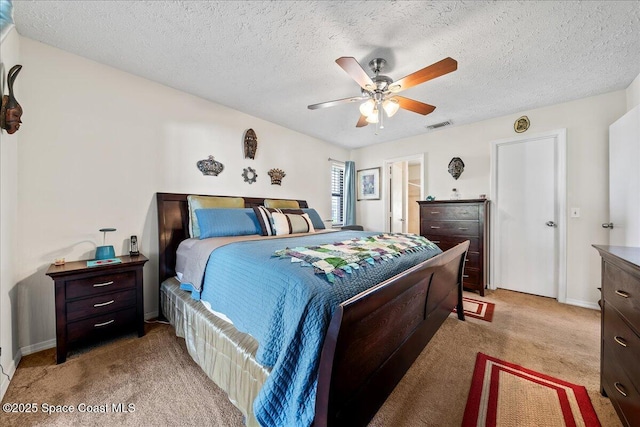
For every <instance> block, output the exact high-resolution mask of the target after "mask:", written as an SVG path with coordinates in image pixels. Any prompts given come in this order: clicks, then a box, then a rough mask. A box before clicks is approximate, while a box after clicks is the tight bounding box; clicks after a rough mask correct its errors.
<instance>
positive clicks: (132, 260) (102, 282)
mask: <svg viewBox="0 0 640 427" xmlns="http://www.w3.org/2000/svg"><path fill="white" fill-rule="evenodd" d="M118 258H120V259H121V260H122V263H119V264H111V265H105V266H98V267H87V262H86V261H74V262H68V263H66V264H63V265H60V266H57V265H51V266H50V267H49V270H47V273H46V274H47V276H50V277H51V278H52V279H53V280H54V282H55V295H56V340H57V351H56V361H57V363H63V362H64V361H65V360H66V358H67V346H68V345H69V344H70V343H73V342H77V341H81V340H85V339H93V338H98V337H101V336H105V335H111V334H115V333H120V332H122V331H127V330H130V329H133V330H135V329H137V331H138V336H140V337H142V336H144V306H143V293H142V267H143V266H144V264H145V263H146V262H147V261H148V259H147V258H146V257H144V256H143V255H138V256H135V257H131V256H128V255H122V256H119V257H118Z"/></svg>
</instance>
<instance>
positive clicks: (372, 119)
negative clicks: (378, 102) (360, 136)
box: [367, 108, 378, 124]
mask: <svg viewBox="0 0 640 427" xmlns="http://www.w3.org/2000/svg"><path fill="white" fill-rule="evenodd" d="M367 123H371V124H375V123H378V109H377V108H374V110H373V111H372V112H371V114H369V115H368V116H367Z"/></svg>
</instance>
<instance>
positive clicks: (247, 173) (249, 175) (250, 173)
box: [242, 167, 258, 184]
mask: <svg viewBox="0 0 640 427" xmlns="http://www.w3.org/2000/svg"><path fill="white" fill-rule="evenodd" d="M243 171H244V172H242V176H243V177H244V182H248V183H249V184H253V183H254V182H256V179H257V178H258V174H257V173H256V170H255V169H253V168H251V167H248V168H244V169H243Z"/></svg>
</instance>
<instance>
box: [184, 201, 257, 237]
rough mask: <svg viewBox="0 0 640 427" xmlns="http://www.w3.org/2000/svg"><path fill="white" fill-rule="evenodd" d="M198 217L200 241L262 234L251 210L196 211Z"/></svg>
mask: <svg viewBox="0 0 640 427" xmlns="http://www.w3.org/2000/svg"><path fill="white" fill-rule="evenodd" d="M196 217H197V218H198V224H199V226H200V239H206V238H207V237H223V236H246V235H249V234H261V229H260V223H259V222H258V218H257V217H256V214H255V213H254V212H253V209H251V208H248V209H242V208H228V209H227V208H212V209H196Z"/></svg>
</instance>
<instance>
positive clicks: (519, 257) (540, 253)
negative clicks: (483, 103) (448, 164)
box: [490, 129, 566, 302]
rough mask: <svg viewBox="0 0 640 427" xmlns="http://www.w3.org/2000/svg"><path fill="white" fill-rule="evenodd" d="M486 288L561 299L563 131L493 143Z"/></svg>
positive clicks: (563, 263)
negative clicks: (489, 281) (487, 284)
mask: <svg viewBox="0 0 640 427" xmlns="http://www.w3.org/2000/svg"><path fill="white" fill-rule="evenodd" d="M491 148H492V156H491V159H492V168H491V198H492V201H493V209H492V211H493V213H492V216H491V263H492V266H491V283H490V288H491V289H496V288H502V289H509V290H513V291H518V292H525V293H529V294H534V295H541V296H546V297H551V298H555V299H557V300H558V301H559V302H565V300H566V130H565V129H561V130H557V131H552V132H546V133H541V134H532V135H526V136H519V137H514V138H509V139H505V140H500V141H494V142H493V143H492V147H491Z"/></svg>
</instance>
